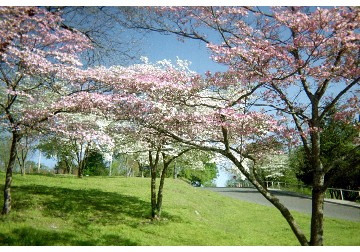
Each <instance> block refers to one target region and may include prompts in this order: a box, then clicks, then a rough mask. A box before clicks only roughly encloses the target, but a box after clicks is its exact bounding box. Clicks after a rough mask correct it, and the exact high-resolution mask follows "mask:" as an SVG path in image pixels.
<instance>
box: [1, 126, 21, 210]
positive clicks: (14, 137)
mask: <svg viewBox="0 0 360 252" xmlns="http://www.w3.org/2000/svg"><path fill="white" fill-rule="evenodd" d="M19 140H20V136H19V135H18V133H17V132H13V133H12V141H11V148H10V158H9V163H8V166H7V169H6V178H5V188H4V206H3V210H2V214H4V215H5V214H9V212H10V211H11V191H10V188H11V182H12V172H13V169H14V166H15V162H16V149H17V145H18V143H19Z"/></svg>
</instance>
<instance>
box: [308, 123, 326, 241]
mask: <svg viewBox="0 0 360 252" xmlns="http://www.w3.org/2000/svg"><path fill="white" fill-rule="evenodd" d="M314 125H315V126H318V125H319V123H317V122H316V121H315V122H314V123H313V124H312V126H314ZM311 144H312V156H311V159H312V166H313V170H314V177H313V189H312V213H311V234H310V245H313V246H322V245H323V233H324V231H323V228H324V227H323V226H324V197H325V186H324V183H325V181H324V178H325V172H324V169H323V165H322V162H321V160H320V132H319V131H318V130H316V131H315V132H313V133H311Z"/></svg>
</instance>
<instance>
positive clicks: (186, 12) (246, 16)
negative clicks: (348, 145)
mask: <svg viewBox="0 0 360 252" xmlns="http://www.w3.org/2000/svg"><path fill="white" fill-rule="evenodd" d="M359 11H360V10H359V8H354V7H339V8H335V7H329V8H314V7H311V8H308V7H300V8H299V7H286V8H285V7H274V8H256V7H191V8H189V7H161V8H144V9H143V12H142V15H139V16H137V17H136V18H134V17H132V19H131V22H129V26H130V27H136V28H142V29H147V30H152V31H157V32H164V33H173V34H176V35H177V36H178V37H179V38H180V39H184V38H190V39H196V40H199V41H202V42H204V44H205V45H206V46H207V48H208V49H209V50H210V52H211V57H212V59H213V60H214V61H215V62H217V63H219V64H221V65H225V66H227V69H228V70H227V71H225V72H224V73H215V74H212V73H207V82H208V83H209V82H212V88H211V89H212V90H213V91H216V90H217V88H225V89H227V88H228V87H229V86H231V85H233V83H234V81H235V82H237V83H238V87H237V88H236V89H235V90H234V92H233V97H232V98H231V99H228V98H226V99H224V102H225V103H226V106H224V107H223V108H222V110H221V112H219V113H218V117H217V118H215V117H211V116H210V117H209V118H208V120H209V122H212V123H208V124H207V125H205V126H204V125H203V126H204V127H205V129H206V127H211V125H217V126H218V127H219V128H221V137H222V139H221V140H220V138H217V139H216V137H215V136H214V138H213V141H211V143H216V142H219V143H221V144H222V145H223V147H224V148H222V149H221V150H220V149H215V147H211V146H208V147H206V149H214V150H215V151H218V152H221V153H223V154H224V155H225V156H227V157H228V158H229V159H230V160H231V161H233V162H234V164H235V165H236V166H237V167H238V168H239V169H240V170H241V172H242V173H244V174H245V176H246V177H248V178H250V181H251V182H252V183H253V184H254V186H255V187H256V188H257V189H258V190H259V191H260V192H261V193H262V194H263V195H264V196H265V197H266V198H267V199H268V200H270V201H271V202H272V203H273V204H274V205H275V206H276V207H277V208H278V209H279V210H280V212H281V213H282V215H283V216H284V217H285V218H286V220H287V221H288V223H289V224H290V226H291V228H292V230H293V231H294V233H295V235H296V237H297V238H298V240H299V242H300V243H301V244H302V245H322V244H323V209H324V193H325V190H326V185H325V184H324V177H325V175H326V174H327V173H328V172H329V171H330V170H331V169H334V167H336V165H335V164H333V165H330V166H328V167H325V166H324V165H323V163H322V162H321V159H320V146H321V139H320V131H321V122H322V121H323V120H324V117H325V115H326V114H327V112H329V111H330V110H331V109H333V108H334V107H335V106H337V107H341V110H339V111H338V113H337V116H336V117H337V118H338V119H339V120H346V118H349V117H350V118H351V117H352V116H354V115H355V114H356V113H358V112H359V101H358V96H359V79H360V69H359V50H360V44H359V39H360V35H359V24H360V22H359V21H360V12H359ZM147 20H149V21H147ZM250 95H254V96H256V100H250V99H249V98H250ZM221 99H222V98H217V99H216V100H217V101H220V100H221ZM185 102H186V103H189V102H188V101H185ZM236 104H239V105H241V104H248V105H250V104H252V111H251V112H250V111H248V112H250V113H245V114H243V115H241V116H240V115H239V114H238V113H237V112H234V106H236ZM205 107H207V108H210V109H213V108H214V109H215V107H213V106H212V105H211V106H210V105H209V104H207V105H205ZM261 107H262V108H264V112H263V113H266V114H264V115H262V113H260V112H259V111H260V110H259V109H260V108H261ZM254 108H256V109H254ZM213 115H214V114H213ZM202 116H204V114H202ZM279 117H286V118H287V120H288V121H289V122H290V123H291V124H292V125H294V127H292V130H288V131H283V133H282V134H283V136H286V137H287V138H288V139H290V140H291V141H294V143H295V142H296V140H299V141H300V142H301V143H302V145H303V146H304V149H305V151H306V155H307V158H308V160H310V161H311V164H312V170H313V171H314V173H313V190H312V202H313V203H312V217H311V234H310V239H309V240H308V239H307V238H306V236H305V235H304V234H303V232H301V230H300V229H299V227H298V225H297V224H296V223H295V222H294V220H293V218H292V216H291V215H290V213H289V212H288V211H287V210H286V209H284V208H283V207H282V206H280V205H279V203H278V200H277V199H275V198H273V199H272V196H271V194H269V192H267V191H266V190H263V188H262V186H261V185H260V184H258V183H257V180H256V179H255V178H254V179H253V178H252V174H248V173H247V171H246V170H243V169H242V168H241V167H242V164H241V162H240V160H239V159H238V158H236V157H235V156H234V155H233V153H232V151H234V149H236V148H234V144H235V145H236V144H238V143H241V142H243V141H245V140H244V137H238V138H237V139H236V141H234V142H230V141H229V140H231V139H232V138H233V137H234V135H237V134H239V133H240V132H243V133H244V136H249V134H252V133H255V132H254V130H255V131H256V130H258V131H261V128H264V129H269V132H275V131H277V132H276V134H270V135H269V134H263V133H261V132H257V134H256V136H255V138H254V140H253V143H256V144H255V145H254V144H253V145H252V147H253V150H255V151H256V149H258V150H261V149H262V148H264V151H265V150H267V149H266V148H268V147H269V146H271V145H269V143H271V141H272V140H271V139H272V138H274V136H275V135H279V134H278V133H280V132H281V131H278V129H275V128H274V126H275V125H276V121H278V118H279ZM267 118H268V119H269V120H265V119H267ZM190 119H191V122H194V123H190V125H191V126H189V128H191V129H192V130H193V132H194V131H196V129H197V127H198V130H197V132H199V133H201V132H203V131H205V129H204V128H203V127H200V124H199V123H198V122H199V121H201V119H199V116H198V117H197V116H196V114H195V113H194V114H192V115H191V116H190V118H188V121H190ZM228 120H230V121H234V124H232V123H231V122H230V123H228V122H227V121H228ZM275 120H276V121H275ZM195 122H197V123H195ZM180 123H185V120H183V121H182V122H180ZM172 125H173V126H172V127H174V125H175V123H173V124H172ZM290 129H291V128H290ZM172 130H173V128H169V127H168V126H166V127H165V126H164V129H163V132H166V133H167V134H168V135H172V136H173V137H174V138H176V139H178V140H179V141H183V142H187V143H189V144H192V145H194V144H197V145H198V144H199V143H202V144H203V143H204V140H201V139H200V137H198V138H197V141H198V142H194V139H196V138H193V139H192V140H190V139H191V138H190V137H185V136H187V135H186V133H185V130H184V131H183V132H181V133H182V134H179V135H176V134H172V133H171V132H173V131H172ZM274 130H275V131H274ZM178 133H179V132H178ZM209 133H210V134H213V133H214V131H211V130H210V131H209ZM274 142H276V141H274ZM274 142H273V143H274ZM202 146H203V145H202ZM202 148H203V147H202ZM358 148H359V146H356V145H355V146H354V150H353V151H355V150H356V149H358ZM353 151H352V152H350V153H349V154H348V155H352V153H353ZM238 154H240V156H242V157H244V156H245V155H247V154H248V153H247V151H246V148H245V150H242V151H241V152H240V153H238ZM244 154H245V155H244ZM247 156H248V157H249V158H250V159H253V160H255V159H254V158H253V156H250V155H247ZM342 158H346V156H344V157H342ZM335 163H336V162H335Z"/></svg>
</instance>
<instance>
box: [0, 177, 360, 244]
mask: <svg viewBox="0 0 360 252" xmlns="http://www.w3.org/2000/svg"><path fill="white" fill-rule="evenodd" d="M0 176H1V179H2V181H4V179H5V175H4V174H3V173H0ZM0 188H1V190H3V182H2V185H1V187H0ZM12 196H13V208H12V212H11V213H10V215H9V216H1V217H0V223H1V226H0V245H50V246H51V245H214V246H216V245H238V246H240V245H298V242H297V240H296V238H295V236H294V235H293V234H292V232H291V230H290V227H289V226H288V224H287V223H286V221H285V220H284V219H283V217H282V216H281V215H280V213H279V212H278V211H277V210H276V209H275V208H272V207H266V206H261V205H257V204H252V203H248V202H242V201H239V200H235V199H231V198H227V197H224V196H221V195H220V194H217V193H214V192H211V191H207V190H204V189H201V188H194V187H191V186H189V185H188V184H186V183H184V182H182V181H181V180H173V179H168V180H166V183H165V189H164V203H163V217H164V218H163V220H161V221H157V222H152V221H151V220H150V218H149V217H150V180H149V179H147V178H123V177H116V178H108V177H85V178H83V179H78V178H76V177H52V176H41V175H27V176H24V177H22V176H20V175H14V180H13V184H12ZM294 216H295V218H296V219H297V221H298V222H299V224H300V225H301V227H302V228H303V229H304V231H305V232H306V233H307V235H309V229H310V227H309V225H310V224H309V223H310V221H309V216H307V215H304V214H301V213H296V212H294ZM359 230H360V223H358V222H351V221H344V220H337V219H326V220H325V237H324V238H325V245H360V236H359Z"/></svg>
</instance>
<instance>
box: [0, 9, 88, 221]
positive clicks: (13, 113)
mask: <svg viewBox="0 0 360 252" xmlns="http://www.w3.org/2000/svg"><path fill="white" fill-rule="evenodd" d="M90 48H91V44H90V42H89V41H88V39H87V38H86V37H85V36H83V35H82V34H80V33H79V32H76V31H75V30H69V29H63V28H61V18H60V16H59V13H50V12H47V11H46V10H45V9H43V8H37V7H0V83H1V86H0V93H1V98H0V111H1V112H0V113H1V118H0V123H1V124H2V127H4V128H5V129H6V130H7V131H8V132H10V133H11V136H12V144H11V150H10V159H9V162H8V164H7V169H6V180H5V188H4V206H3V210H2V213H3V214H8V213H9V212H10V209H11V193H10V186H11V182H12V171H13V168H14V164H15V160H16V153H17V146H18V143H19V141H20V140H21V138H22V137H23V136H24V134H25V132H26V129H29V128H36V127H39V125H41V123H42V122H44V121H46V120H47V119H48V118H49V117H51V116H54V115H56V114H58V113H59V112H61V110H62V109H63V108H56V109H54V108H55V105H54V103H56V102H57V101H58V100H60V99H61V98H62V97H63V96H65V95H69V94H72V93H75V92H77V91H78V90H82V89H85V88H88V86H84V80H85V78H86V77H85V75H84V73H83V69H82V64H81V58H80V55H81V53H82V52H83V51H85V50H87V49H90ZM75 79H77V81H76V80H75Z"/></svg>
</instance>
